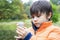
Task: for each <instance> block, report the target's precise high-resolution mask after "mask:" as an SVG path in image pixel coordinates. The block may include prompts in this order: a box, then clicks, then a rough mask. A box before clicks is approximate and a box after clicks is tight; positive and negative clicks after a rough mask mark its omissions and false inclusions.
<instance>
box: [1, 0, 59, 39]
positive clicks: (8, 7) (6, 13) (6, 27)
mask: <svg viewBox="0 0 60 40" xmlns="http://www.w3.org/2000/svg"><path fill="white" fill-rule="evenodd" d="M58 1H59V0H51V5H52V8H53V17H52V21H53V22H54V24H56V25H57V24H58V25H59V26H60V5H58V4H57V2H58ZM31 4H32V0H30V1H29V2H28V3H24V4H23V2H22V1H21V0H0V40H16V39H15V38H14V36H15V35H16V32H15V30H16V23H17V22H20V21H23V22H24V23H25V24H26V27H27V28H28V27H31V21H30V11H29V9H30V5H31ZM28 18H29V19H28Z"/></svg>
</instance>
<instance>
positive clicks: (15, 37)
mask: <svg viewBox="0 0 60 40" xmlns="http://www.w3.org/2000/svg"><path fill="white" fill-rule="evenodd" d="M14 38H17V39H19V38H22V37H21V36H14Z"/></svg>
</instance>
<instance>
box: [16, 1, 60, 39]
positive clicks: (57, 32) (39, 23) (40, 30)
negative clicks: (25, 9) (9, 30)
mask: <svg viewBox="0 0 60 40" xmlns="http://www.w3.org/2000/svg"><path fill="white" fill-rule="evenodd" d="M30 14H31V22H32V27H31V28H29V29H28V30H26V28H24V27H23V28H22V27H19V26H18V27H17V30H16V32H17V33H18V34H19V35H20V36H19V39H18V40H20V39H21V38H22V39H23V40H60V37H59V36H60V28H59V27H56V26H54V25H53V24H52V21H51V17H52V15H53V12H52V7H51V5H50V3H49V2H47V1H36V2H34V3H33V4H32V6H31V8H30Z"/></svg>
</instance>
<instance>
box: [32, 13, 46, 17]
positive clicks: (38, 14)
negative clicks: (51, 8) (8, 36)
mask: <svg viewBox="0 0 60 40" xmlns="http://www.w3.org/2000/svg"><path fill="white" fill-rule="evenodd" d="M31 15H32V16H33V15H35V16H41V15H46V13H33V14H31Z"/></svg>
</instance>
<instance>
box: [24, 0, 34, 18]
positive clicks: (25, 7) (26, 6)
mask: <svg viewBox="0 0 60 40" xmlns="http://www.w3.org/2000/svg"><path fill="white" fill-rule="evenodd" d="M32 2H33V1H32V0H29V2H28V3H24V10H25V12H26V14H27V15H28V18H30V6H31V5H32Z"/></svg>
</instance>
